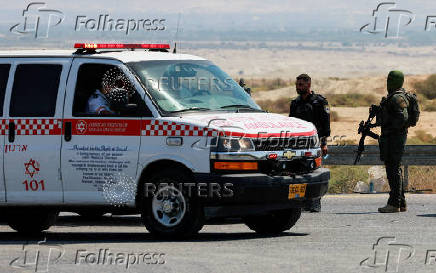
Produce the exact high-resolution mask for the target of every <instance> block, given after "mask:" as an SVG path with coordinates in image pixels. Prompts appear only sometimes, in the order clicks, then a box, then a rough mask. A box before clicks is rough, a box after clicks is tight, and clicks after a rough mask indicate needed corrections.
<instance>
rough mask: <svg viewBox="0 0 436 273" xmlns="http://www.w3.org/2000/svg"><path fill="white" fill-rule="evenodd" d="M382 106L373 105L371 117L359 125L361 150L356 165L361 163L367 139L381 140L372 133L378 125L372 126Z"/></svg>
mask: <svg viewBox="0 0 436 273" xmlns="http://www.w3.org/2000/svg"><path fill="white" fill-rule="evenodd" d="M380 109H381V108H380V106H378V105H371V107H370V108H369V117H368V120H367V121H366V122H364V121H363V120H362V121H361V122H360V123H359V130H358V134H362V136H361V137H360V141H359V148H358V149H357V155H356V159H355V160H354V165H356V164H357V163H358V162H359V161H360V157H361V156H362V153H363V151H365V138H366V137H367V136H369V137H371V138H373V139H377V140H378V139H379V135H377V134H376V133H374V132H371V128H374V127H376V124H372V123H371V122H372V120H373V119H374V117H376V116H377V114H378V113H379V112H380Z"/></svg>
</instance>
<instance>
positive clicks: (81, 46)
mask: <svg viewBox="0 0 436 273" xmlns="http://www.w3.org/2000/svg"><path fill="white" fill-rule="evenodd" d="M74 48H76V49H77V52H76V53H78V54H84V53H95V52H96V49H130V50H134V49H148V50H150V51H164V52H168V49H170V45H169V44H97V43H75V44H74Z"/></svg>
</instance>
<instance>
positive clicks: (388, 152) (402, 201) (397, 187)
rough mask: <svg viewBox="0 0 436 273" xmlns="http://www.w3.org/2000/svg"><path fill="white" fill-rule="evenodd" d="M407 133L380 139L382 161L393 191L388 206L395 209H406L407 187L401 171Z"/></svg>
mask: <svg viewBox="0 0 436 273" xmlns="http://www.w3.org/2000/svg"><path fill="white" fill-rule="evenodd" d="M406 140H407V133H404V134H395V135H389V136H383V135H382V136H381V137H380V139H379V146H380V159H381V160H382V161H383V162H384V163H385V167H386V175H387V178H388V181H389V187H390V189H391V191H390V193H389V200H388V204H389V205H391V206H394V207H397V208H399V207H406V198H405V196H404V192H405V191H406V185H405V184H404V181H403V175H402V171H401V158H402V157H403V154H404V146H405V144H406Z"/></svg>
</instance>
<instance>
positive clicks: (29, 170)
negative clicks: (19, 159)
mask: <svg viewBox="0 0 436 273" xmlns="http://www.w3.org/2000/svg"><path fill="white" fill-rule="evenodd" d="M24 167H25V168H26V172H25V174H28V175H30V177H32V178H33V176H34V175H35V174H38V173H39V163H38V161H36V160H33V159H30V160H29V162H27V163H24Z"/></svg>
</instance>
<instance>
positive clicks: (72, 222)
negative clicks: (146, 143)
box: [0, 216, 309, 245]
mask: <svg viewBox="0 0 436 273" xmlns="http://www.w3.org/2000/svg"><path fill="white" fill-rule="evenodd" d="M2 222H3V221H2ZM230 223H232V222H231V221H230ZM1 224H5V225H6V223H1ZM212 224H217V223H212ZM224 224H225V223H224ZM227 224H228V223H227ZM56 226H60V227H80V226H108V227H110V226H112V227H114V229H116V228H119V229H122V228H123V226H138V227H142V228H143V230H144V231H143V232H50V230H49V231H47V232H44V233H41V234H39V235H32V236H30V235H28V236H25V235H22V234H19V233H17V232H0V245H2V244H23V243H26V242H27V241H30V242H38V241H42V240H44V239H46V240H47V243H58V244H83V243H130V242H134V243H138V242H144V243H159V242H168V241H174V242H213V241H235V240H250V239H262V238H276V237H299V236H307V235H309V234H308V233H293V232H283V233H281V234H279V235H274V236H271V235H260V234H257V233H255V232H250V231H249V232H235V233H218V232H200V233H199V234H197V235H196V236H194V237H192V238H188V239H183V240H164V239H156V238H154V237H152V236H151V234H150V233H148V232H147V230H146V229H145V227H144V226H143V224H142V222H141V218H140V217H139V216H123V217H117V216H116V217H110V216H103V217H100V218H98V219H94V220H87V219H84V218H81V217H79V216H60V217H59V218H58V220H57V222H56Z"/></svg>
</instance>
